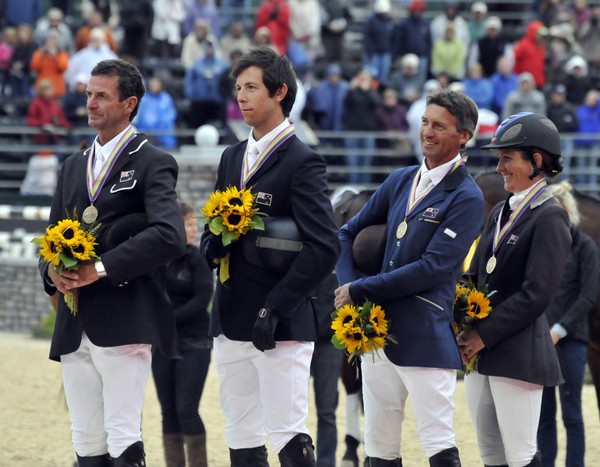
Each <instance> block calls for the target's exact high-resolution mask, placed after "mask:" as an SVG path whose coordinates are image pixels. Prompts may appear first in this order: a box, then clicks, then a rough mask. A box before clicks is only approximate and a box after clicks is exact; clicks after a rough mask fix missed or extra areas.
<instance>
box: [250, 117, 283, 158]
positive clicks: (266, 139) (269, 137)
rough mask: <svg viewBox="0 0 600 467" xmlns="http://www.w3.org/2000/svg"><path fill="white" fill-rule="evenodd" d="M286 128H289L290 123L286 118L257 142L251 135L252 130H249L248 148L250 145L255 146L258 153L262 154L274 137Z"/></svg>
mask: <svg viewBox="0 0 600 467" xmlns="http://www.w3.org/2000/svg"><path fill="white" fill-rule="evenodd" d="M288 126H290V122H289V120H288V119H287V118H284V119H283V122H281V123H280V124H279V125H278V126H276V127H275V128H274V129H272V130H271V131H269V132H268V133H267V134H266V135H265V136H263V137H262V138H261V139H259V140H258V141H256V140H255V139H254V136H253V135H252V130H250V135H249V136H248V146H250V145H251V144H255V145H256V148H257V149H258V153H259V154H262V153H263V152H264V151H265V149H267V148H268V147H269V145H270V144H271V143H272V142H273V140H274V139H275V137H276V136H277V135H278V134H279V133H281V132H282V131H283V130H285V129H286V128H287V127H288Z"/></svg>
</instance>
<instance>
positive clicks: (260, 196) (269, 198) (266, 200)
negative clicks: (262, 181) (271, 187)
mask: <svg viewBox="0 0 600 467" xmlns="http://www.w3.org/2000/svg"><path fill="white" fill-rule="evenodd" d="M255 201H256V204H262V205H263V206H271V203H272V202H273V195H272V194H271V193H263V192H262V191H259V192H258V193H257V195H256V199H255Z"/></svg>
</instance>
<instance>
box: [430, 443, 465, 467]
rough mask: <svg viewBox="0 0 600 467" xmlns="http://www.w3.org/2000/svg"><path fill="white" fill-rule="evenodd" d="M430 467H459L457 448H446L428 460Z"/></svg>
mask: <svg viewBox="0 0 600 467" xmlns="http://www.w3.org/2000/svg"><path fill="white" fill-rule="evenodd" d="M429 465H430V467H461V465H460V457H458V449H457V448H448V449H444V450H443V451H440V452H438V453H437V454H436V455H434V456H431V457H430V458H429Z"/></svg>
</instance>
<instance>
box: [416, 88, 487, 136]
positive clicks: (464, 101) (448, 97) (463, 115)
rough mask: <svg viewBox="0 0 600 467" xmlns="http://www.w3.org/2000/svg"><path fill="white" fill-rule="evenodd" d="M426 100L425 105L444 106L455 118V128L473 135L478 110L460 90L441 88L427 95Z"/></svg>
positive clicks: (471, 100)
mask: <svg viewBox="0 0 600 467" xmlns="http://www.w3.org/2000/svg"><path fill="white" fill-rule="evenodd" d="M426 102H427V106H430V105H438V106H440V107H444V108H445V109H446V110H447V111H448V112H450V113H451V114H452V116H453V117H454V119H455V120H456V129H457V130H458V131H459V132H463V131H468V132H469V133H470V134H471V138H472V137H473V135H474V134H475V128H477V120H478V116H479V111H478V110H477V105H476V104H475V102H473V99H471V98H470V97H469V96H467V95H465V94H463V93H462V92H457V91H445V90H442V91H440V92H438V93H435V94H433V95H432V96H427V101H426ZM469 139H470V138H469Z"/></svg>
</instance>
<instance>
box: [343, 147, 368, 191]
mask: <svg viewBox="0 0 600 467" xmlns="http://www.w3.org/2000/svg"><path fill="white" fill-rule="evenodd" d="M344 146H345V147H346V149H347V150H348V153H347V160H348V167H350V168H351V169H358V170H353V171H351V172H350V176H349V180H348V181H349V183H355V184H359V183H370V182H371V174H370V173H369V172H361V171H360V169H368V168H370V167H371V162H372V160H373V152H374V150H375V138H372V137H369V136H363V137H360V138H355V137H346V138H344ZM361 150H363V151H361ZM359 152H362V153H363V154H360V155H359Z"/></svg>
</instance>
